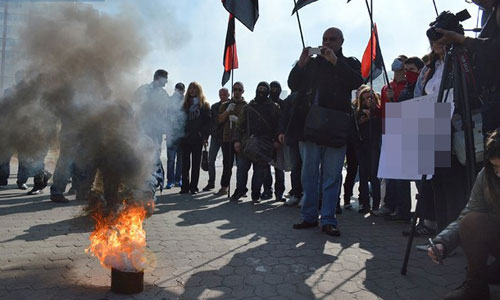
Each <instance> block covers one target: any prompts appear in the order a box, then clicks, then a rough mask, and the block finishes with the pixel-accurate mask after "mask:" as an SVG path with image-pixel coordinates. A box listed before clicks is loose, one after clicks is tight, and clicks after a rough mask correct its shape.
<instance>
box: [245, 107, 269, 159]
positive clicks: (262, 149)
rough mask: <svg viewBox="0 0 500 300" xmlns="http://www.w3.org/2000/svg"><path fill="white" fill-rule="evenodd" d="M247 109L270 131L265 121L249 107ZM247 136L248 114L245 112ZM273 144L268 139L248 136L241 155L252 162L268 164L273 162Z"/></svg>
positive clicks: (248, 126) (248, 127)
mask: <svg viewBox="0 0 500 300" xmlns="http://www.w3.org/2000/svg"><path fill="white" fill-rule="evenodd" d="M246 107H247V109H251V110H252V111H254V112H255V113H256V114H257V116H258V117H259V118H260V119H261V120H262V121H263V122H264V124H266V126H267V127H268V128H269V130H272V128H271V126H270V125H269V123H267V121H266V119H264V117H263V116H262V115H261V114H260V113H259V112H258V111H257V110H255V109H253V108H252V107H251V106H250V105H247V106H246ZM247 134H248V135H250V114H249V112H248V110H247ZM273 149H274V148H273V143H272V141H269V140H268V139H265V138H262V137H258V136H255V135H250V136H249V137H248V139H247V141H246V144H245V147H244V149H243V154H244V155H245V156H246V157H247V158H248V159H249V160H251V161H252V162H265V163H270V162H271V161H272V160H273Z"/></svg>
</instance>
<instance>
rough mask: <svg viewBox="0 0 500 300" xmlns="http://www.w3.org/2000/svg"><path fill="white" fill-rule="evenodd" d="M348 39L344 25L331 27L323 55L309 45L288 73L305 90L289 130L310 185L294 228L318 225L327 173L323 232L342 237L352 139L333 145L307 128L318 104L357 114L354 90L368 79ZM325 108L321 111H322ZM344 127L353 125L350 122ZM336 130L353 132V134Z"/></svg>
mask: <svg viewBox="0 0 500 300" xmlns="http://www.w3.org/2000/svg"><path fill="white" fill-rule="evenodd" d="M343 42H344V37H343V34H342V31H341V30H340V29H338V28H329V29H327V30H326V31H325V33H324V34H323V45H322V47H321V48H320V54H319V55H317V56H316V57H312V55H311V54H310V52H309V48H305V49H304V50H303V51H302V54H301V56H300V58H299V61H298V63H297V65H296V66H295V67H294V68H293V69H292V71H291V72H290V75H289V77H288V85H289V87H290V89H291V90H292V91H299V93H300V96H299V98H300V99H299V101H297V102H298V103H300V105H296V106H295V108H294V109H293V112H292V116H293V117H292V120H291V121H290V124H293V128H289V130H288V132H289V135H290V134H292V135H294V136H295V138H297V139H298V140H299V141H300V142H299V147H300V153H301V157H302V185H303V187H304V203H303V205H302V208H301V213H302V219H303V220H302V222H301V223H298V224H294V226H293V228H295V229H305V228H311V227H316V226H318V219H319V210H318V207H319V198H320V191H319V188H318V185H319V182H320V176H321V177H322V186H321V189H322V195H323V204H322V206H321V225H322V230H323V231H324V232H325V233H326V234H328V235H332V236H338V235H340V231H339V230H338V228H337V218H336V216H335V210H336V206H337V200H338V196H339V189H340V182H341V180H340V178H341V176H342V166H343V163H344V157H345V151H346V146H345V143H346V142H347V140H345V141H344V142H345V143H344V145H342V146H339V145H338V144H337V142H340V141H337V140H336V141H335V145H334V144H333V143H330V140H328V141H325V142H319V141H313V140H312V139H311V138H305V137H304V129H305V128H306V118H307V114H308V112H309V111H310V107H313V106H318V107H319V108H321V111H325V109H328V110H330V111H336V112H338V113H344V114H342V115H345V114H351V113H352V108H351V101H350V100H351V92H352V90H355V89H357V88H358V87H359V86H360V85H361V84H362V83H363V78H362V77H361V64H360V63H359V61H358V60H357V59H355V58H346V57H345V56H344V55H343V53H342V44H343ZM319 108H316V109H315V110H316V111H318V110H320V109H319ZM346 122H350V120H349V121H346ZM343 125H345V126H346V127H347V125H348V124H343ZM334 134H336V135H348V134H349V133H348V132H340V133H334ZM331 137H333V135H332V136H331ZM320 170H321V171H320ZM320 174H321V175H320Z"/></svg>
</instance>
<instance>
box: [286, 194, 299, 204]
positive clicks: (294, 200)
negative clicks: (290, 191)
mask: <svg viewBox="0 0 500 300" xmlns="http://www.w3.org/2000/svg"><path fill="white" fill-rule="evenodd" d="M299 201H300V199H299V198H297V197H295V196H290V198H288V199H286V201H285V205H286V206H295V205H297V203H299Z"/></svg>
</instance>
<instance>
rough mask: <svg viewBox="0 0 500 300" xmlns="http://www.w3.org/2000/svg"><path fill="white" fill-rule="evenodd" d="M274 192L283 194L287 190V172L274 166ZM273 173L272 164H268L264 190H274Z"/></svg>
mask: <svg viewBox="0 0 500 300" xmlns="http://www.w3.org/2000/svg"><path fill="white" fill-rule="evenodd" d="M274 177H275V178H274V193H275V194H276V195H281V196H283V193H284V192H285V172H283V171H282V170H280V169H276V168H274ZM272 186H273V175H272V174H271V166H270V165H267V166H266V170H265V177H264V192H268V191H271V192H272V190H273V188H272Z"/></svg>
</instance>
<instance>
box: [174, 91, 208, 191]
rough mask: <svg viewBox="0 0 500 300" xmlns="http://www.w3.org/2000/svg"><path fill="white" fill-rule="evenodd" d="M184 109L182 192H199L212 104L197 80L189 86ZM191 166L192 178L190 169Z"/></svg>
mask: <svg viewBox="0 0 500 300" xmlns="http://www.w3.org/2000/svg"><path fill="white" fill-rule="evenodd" d="M182 110H183V111H184V113H185V114H186V124H185V126H184V137H183V138H182V139H181V142H180V145H181V149H182V186H181V191H180V193H181V194H186V193H189V192H191V194H196V193H198V180H199V178H200V163H201V151H202V148H203V145H204V144H207V140H208V135H209V134H210V126H211V117H210V105H209V103H208V102H207V100H206V98H205V95H204V94H203V88H202V87H201V85H200V84H199V83H197V82H191V83H190V84H189V86H188V89H187V93H186V96H185V97H184V103H183V104H182ZM190 168H191V178H189V169H190Z"/></svg>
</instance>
